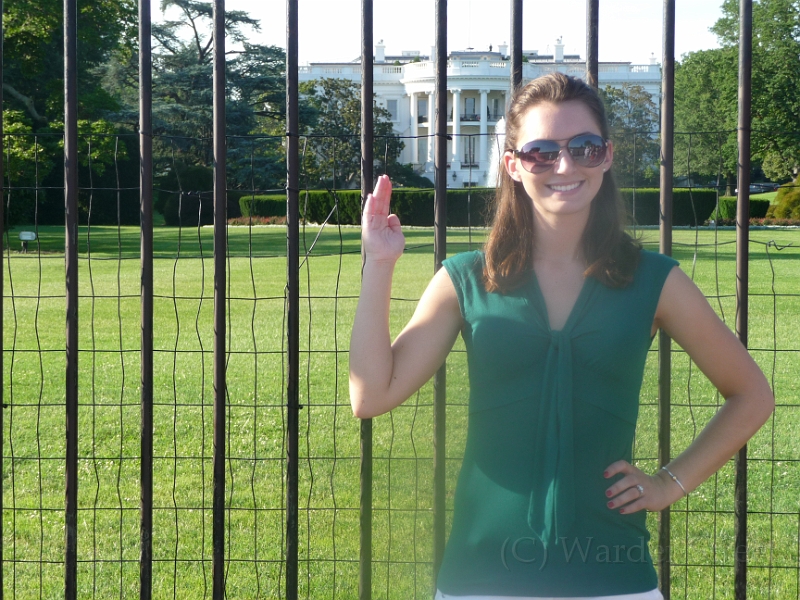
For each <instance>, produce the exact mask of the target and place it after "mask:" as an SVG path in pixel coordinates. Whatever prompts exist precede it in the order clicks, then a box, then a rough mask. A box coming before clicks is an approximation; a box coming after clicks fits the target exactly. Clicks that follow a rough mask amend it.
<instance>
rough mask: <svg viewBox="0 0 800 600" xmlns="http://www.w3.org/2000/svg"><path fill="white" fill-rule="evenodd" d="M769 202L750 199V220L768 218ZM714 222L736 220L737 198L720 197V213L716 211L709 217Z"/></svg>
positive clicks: (760, 199)
mask: <svg viewBox="0 0 800 600" xmlns="http://www.w3.org/2000/svg"><path fill="white" fill-rule="evenodd" d="M769 204H770V203H769V200H764V199H762V198H750V218H751V219H763V218H764V217H766V216H767V210H769ZM708 218H709V219H710V220H712V221H720V220H733V221H735V220H736V197H735V196H720V198H719V213H717V210H716V209H714V210H713V211H711V216H709V217H708Z"/></svg>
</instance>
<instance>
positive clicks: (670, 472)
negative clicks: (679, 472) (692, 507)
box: [661, 467, 689, 496]
mask: <svg viewBox="0 0 800 600" xmlns="http://www.w3.org/2000/svg"><path fill="white" fill-rule="evenodd" d="M661 470H662V471H666V472H667V475H669V476H670V477H671V478H672V481H674V482H675V483H677V484H678V485H679V486H680V488H681V490H683V495H684V496H688V495H689V492H687V491H686V488H685V487H683V484H682V483H681V480H680V479H678V478H677V477H675V475H673V474H672V471H670V470H669V469H668V468H667V467H661Z"/></svg>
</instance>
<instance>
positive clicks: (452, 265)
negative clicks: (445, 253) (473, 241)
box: [442, 250, 486, 277]
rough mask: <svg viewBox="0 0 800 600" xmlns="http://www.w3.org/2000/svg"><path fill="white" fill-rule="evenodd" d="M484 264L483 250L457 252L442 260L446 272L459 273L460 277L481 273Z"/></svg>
mask: <svg viewBox="0 0 800 600" xmlns="http://www.w3.org/2000/svg"><path fill="white" fill-rule="evenodd" d="M485 264H486V257H485V255H484V253H483V250H470V251H468V252H459V253H458V254H454V255H453V256H451V257H449V258H446V259H445V260H444V261H443V262H442V266H443V267H445V268H446V269H447V272H448V273H450V274H451V275H453V274H460V275H461V276H462V277H464V276H469V275H475V274H476V273H477V274H481V275H482V274H483V267H484V265H485Z"/></svg>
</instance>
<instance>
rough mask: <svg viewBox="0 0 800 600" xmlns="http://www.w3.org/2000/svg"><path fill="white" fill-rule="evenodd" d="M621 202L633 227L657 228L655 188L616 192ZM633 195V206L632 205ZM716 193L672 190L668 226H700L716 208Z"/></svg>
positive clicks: (658, 207) (657, 195) (658, 201)
mask: <svg viewBox="0 0 800 600" xmlns="http://www.w3.org/2000/svg"><path fill="white" fill-rule="evenodd" d="M620 192H621V194H622V199H623V201H624V202H625V205H626V207H627V209H628V212H629V214H630V215H631V216H632V217H633V219H634V221H635V222H636V224H637V225H658V224H659V223H658V222H659V215H660V213H661V192H660V190H659V189H658V188H637V189H635V190H634V189H622V190H620ZM634 195H635V198H636V203H635V205H634ZM716 202H717V192H716V191H715V190H707V189H702V190H698V189H692V190H688V189H673V190H672V224H673V225H689V226H697V225H702V224H703V223H704V222H705V220H706V217H707V215H709V214H710V213H711V211H712V210H713V209H714V207H715V206H716Z"/></svg>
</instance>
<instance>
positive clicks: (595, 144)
mask: <svg viewBox="0 0 800 600" xmlns="http://www.w3.org/2000/svg"><path fill="white" fill-rule="evenodd" d="M567 151H568V152H569V155H570V156H571V157H572V159H573V160H574V161H575V162H576V163H577V164H579V165H581V166H582V167H596V166H598V165H600V164H601V163H602V162H603V161H604V160H605V158H606V141H605V140H604V139H603V138H602V137H600V136H599V135H594V134H586V135H579V136H577V137H574V138H572V139H571V140H570V141H569V143H568V144H567Z"/></svg>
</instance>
